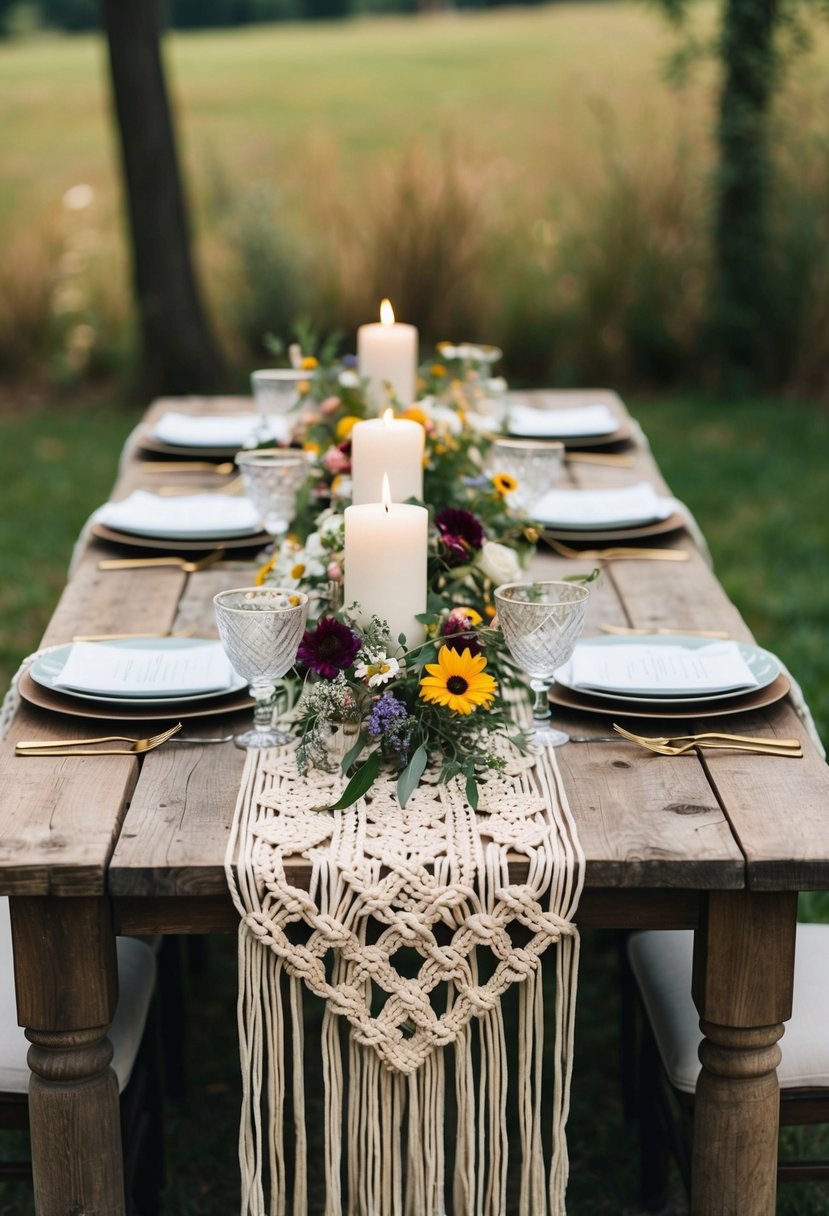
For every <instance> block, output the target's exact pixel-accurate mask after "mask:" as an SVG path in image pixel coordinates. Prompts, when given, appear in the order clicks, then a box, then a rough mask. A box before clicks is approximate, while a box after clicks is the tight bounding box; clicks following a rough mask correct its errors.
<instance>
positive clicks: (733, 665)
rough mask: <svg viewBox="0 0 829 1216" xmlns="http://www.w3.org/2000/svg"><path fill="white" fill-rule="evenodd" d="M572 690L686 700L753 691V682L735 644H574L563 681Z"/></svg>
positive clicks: (752, 675)
mask: <svg viewBox="0 0 829 1216" xmlns="http://www.w3.org/2000/svg"><path fill="white" fill-rule="evenodd" d="M564 678H565V679H566V680H567V683H568V684H569V686H570V687H572V688H581V689H584V690H586V691H589V690H590V689H598V690H600V691H602V692H624V693H638V694H641V695H642V696H648V695H653V696H661V697H666V696H691V695H694V694H700V695H704V694H705V693H717V692H729V691H731V690H732V689H739V688H756V687H757V678H756V676H755V675H754V673H753V672H752V670H751V668H750V667H749V666H748V664H747V663H746V661H745V659H744V658H743V656H742V654H741V653H740V649H739V647H738V646H737V643H736V642H711V643H710V644H709V645H703V646H694V647H690V646H673V645H668V646H653V645H649V644H647V643H636V642H630V643H625V644H622V645H619V646H615V645H614V646H596V645H592V646H591V644H590V643H589V642H579V643H578V644H577V645H576V649H575V650H574V652H573V657H572V659H571V660H570V664H569V671H568V673H567V675H566V676H565V677H564Z"/></svg>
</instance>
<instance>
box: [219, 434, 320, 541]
mask: <svg viewBox="0 0 829 1216" xmlns="http://www.w3.org/2000/svg"><path fill="white" fill-rule="evenodd" d="M236 464H237V466H238V468H239V469H240V470H241V473H242V478H243V480H244V483H245V493H246V494H247V496H248V498H249V499H250V501H251V502H252V503H253V505H254V506H255V507H256V510H257V511H258V512H259V514H260V515H261V516H262V521H263V523H264V525H265V528H266V530H267V531H268V532H270V534H271V536H282V534H283V532H287V531H288V528H289V527H290V524H291V520H292V519H293V517H294V514H295V512H296V498H297V494H298V493H299V491H300V490H301V489H302V487H303V486H304V485H305V483H306V481H307V480H308V478H309V477H310V476H311V466H310V464H309V462H308V456H307V455H306V453H305V452H300V451H299V450H298V449H297V448H256V449H254V450H253V451H245V452H238V453H237V455H236Z"/></svg>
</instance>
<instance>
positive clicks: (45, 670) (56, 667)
mask: <svg viewBox="0 0 829 1216" xmlns="http://www.w3.org/2000/svg"><path fill="white" fill-rule="evenodd" d="M215 640H216V639H215V638H126V639H118V640H115V639H113V640H112V641H105V642H96V643H95V645H96V646H121V647H127V648H128V649H131V650H168V649H169V650H185V649H188V648H190V647H193V646H203V645H204V644H205V642H215ZM71 649H72V643H71V642H68V643H67V644H66V645H65V646H58V647H57V648H56V649H55V650H49V651H47V652H46V653H45V654H42V655H41V656H40V657H39V658H37V659H35V661H34V662H33V663H32V665H31V667H30V668H29V675H30V676H31V677H32V679H33V680H34V682H35V683H36V684H40V685H41V687H42V688H48V689H50V690H51V691H52V692H54V693H57V694H60V695H62V696H63V695H66V696H71V697H77V698H79V699H80V700H81V701H95V702H98V703H100V702H104V703H106V704H107V705H123V706H133V707H135V708H136V709H137V708H143V707H145V706H147V707H152V708H159V709H161V708H167V709H172V708H174V707H175V706H176V705H182V704H185V703H187V702H190V701H208V700H211V699H216V698H219V697H226V696H228V695H229V694H230V693H234V692H239V691H240V690H241V689H243V688H247V684H248V682H247V680H243V679H242V677H241V676H239V675H236V674H235V673H234V678H233V680H232V681H231V682H230V684H229V685H228V686H227V688H217V689H211V690H210V691H208V692H197V693H194V692H183V693H175V692H171V693H165V695H164V696H163V697H152V696H150V697H147V696H140V695H137V696H128V695H125V694H123V693H108V694H103V693H93V692H81V691H80V690H79V689H77V688H71V689H70V688H59V687H57V686H56V683H55V682H56V680H57V679H58V678H59V677H60V674H61V672H62V671H63V665H64V663H65V662H66V660H67V658H68V657H69V652H70V650H71Z"/></svg>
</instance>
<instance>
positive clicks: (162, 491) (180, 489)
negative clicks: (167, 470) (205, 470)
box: [155, 477, 243, 498]
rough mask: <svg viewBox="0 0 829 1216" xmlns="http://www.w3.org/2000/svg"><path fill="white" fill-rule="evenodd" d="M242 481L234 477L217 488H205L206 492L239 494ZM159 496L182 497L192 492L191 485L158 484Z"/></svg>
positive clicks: (157, 491)
mask: <svg viewBox="0 0 829 1216" xmlns="http://www.w3.org/2000/svg"><path fill="white" fill-rule="evenodd" d="M242 488H243V482H242V478H241V477H234V478H233V481H229V482H228V483H227V485H224V486H219V488H218V490H207V491H205V493H208V494H241V493H242ZM155 492H156V494H157V495H158V496H159V498H183V497H184V496H185V495H186V494H192V493H193V487H192V486H160V487H159V488H158V489H157V490H156V491H155Z"/></svg>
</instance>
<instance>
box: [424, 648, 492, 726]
mask: <svg viewBox="0 0 829 1216" xmlns="http://www.w3.org/2000/svg"><path fill="white" fill-rule="evenodd" d="M485 667H486V659H485V658H484V656H483V655H482V654H476V655H471V654H470V653H469V651H468V650H462V651H461V652H460V654H459V653H458V652H457V650H452V649H451V648H450V647H449V646H443V647H441V649H440V652H439V653H438V661H437V663H427V664H426V670H427V671H428V672H429V674H428V676H423V677H422V679H421V681H420V696H421V697H422V698H423V699H424V701H434V702H435V704H437V705H445V706H446V708H447V709H450V710H451V711H452V713H455V714H471V713H472V711H473V710H474V709H476V708H477V707H478V706H479V705H482V706H483V707H484V708H485V709H486V708H488V707H489V705H490V704H491V703H492V700H493V698H494V696H495V693H496V689H497V686H496V684H495V681H494V679H493V678H492V676H490V675H487V674H486V673H485V672H484V668H485Z"/></svg>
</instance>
